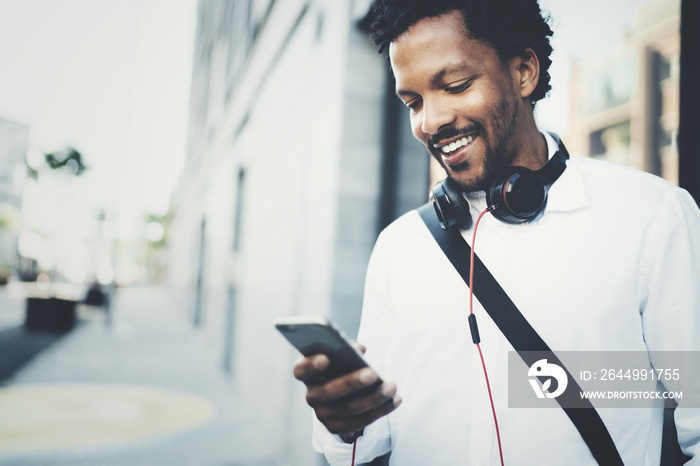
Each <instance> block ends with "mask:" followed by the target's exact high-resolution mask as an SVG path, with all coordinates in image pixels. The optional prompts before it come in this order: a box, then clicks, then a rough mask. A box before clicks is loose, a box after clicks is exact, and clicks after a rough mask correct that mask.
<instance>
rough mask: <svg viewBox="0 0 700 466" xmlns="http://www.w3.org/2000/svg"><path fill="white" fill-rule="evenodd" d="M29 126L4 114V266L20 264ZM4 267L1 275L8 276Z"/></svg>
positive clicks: (0, 128)
mask: <svg viewBox="0 0 700 466" xmlns="http://www.w3.org/2000/svg"><path fill="white" fill-rule="evenodd" d="M28 148H29V127H28V126H26V125H23V124H21V123H17V122H14V121H10V120H5V119H2V118H0V268H5V267H7V268H14V267H15V266H16V265H17V259H18V256H17V241H18V235H19V228H20V219H21V208H22V193H23V190H24V180H25V178H26V176H27V175H26V173H27V171H26V166H25V160H26V157H27V150H28ZM5 275H6V272H4V271H0V279H2V280H4V279H5V278H6V276H5Z"/></svg>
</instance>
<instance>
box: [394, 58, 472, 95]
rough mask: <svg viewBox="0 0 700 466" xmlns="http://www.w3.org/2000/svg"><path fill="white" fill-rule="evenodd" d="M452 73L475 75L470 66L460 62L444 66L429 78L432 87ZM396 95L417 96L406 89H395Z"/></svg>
mask: <svg viewBox="0 0 700 466" xmlns="http://www.w3.org/2000/svg"><path fill="white" fill-rule="evenodd" d="M453 73H476V72H475V71H474V67H473V66H471V65H470V64H469V63H467V62H460V63H457V64H455V65H450V66H446V67H444V68H443V69H441V70H440V71H438V72H437V73H435V74H434V75H433V76H432V77H431V78H430V83H431V84H432V85H433V86H437V85H438V84H440V83H441V82H442V81H443V79H445V76H447V75H450V74H453ZM396 95H397V96H399V97H415V96H417V95H418V93H417V92H413V91H410V90H407V89H397V90H396Z"/></svg>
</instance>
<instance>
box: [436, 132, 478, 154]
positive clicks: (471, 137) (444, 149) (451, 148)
mask: <svg viewBox="0 0 700 466" xmlns="http://www.w3.org/2000/svg"><path fill="white" fill-rule="evenodd" d="M473 140H474V135H473V134H470V135H469V136H465V137H463V138H462V139H458V140H456V141H454V142H451V143H449V144H446V145H444V146H442V152H443V153H445V154H449V153H450V152H454V151H455V150H457V149H459V148H460V147H462V146H466V145H467V144H469V143H470V142H472V141H473Z"/></svg>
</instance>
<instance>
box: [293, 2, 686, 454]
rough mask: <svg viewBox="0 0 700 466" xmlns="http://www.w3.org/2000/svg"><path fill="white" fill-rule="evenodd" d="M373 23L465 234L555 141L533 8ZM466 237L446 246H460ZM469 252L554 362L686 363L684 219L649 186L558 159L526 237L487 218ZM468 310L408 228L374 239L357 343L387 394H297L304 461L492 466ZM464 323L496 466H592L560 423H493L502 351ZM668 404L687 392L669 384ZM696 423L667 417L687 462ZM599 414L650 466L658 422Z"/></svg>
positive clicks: (398, 16)
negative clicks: (508, 174) (466, 218)
mask: <svg viewBox="0 0 700 466" xmlns="http://www.w3.org/2000/svg"><path fill="white" fill-rule="evenodd" d="M373 15H374V20H375V21H374V26H373V35H374V39H375V42H376V43H377V44H378V45H379V47H380V50H381V49H386V48H388V51H389V59H390V62H391V67H392V70H393V72H394V76H395V78H396V93H397V95H398V96H399V98H400V99H401V100H402V101H403V102H404V103H405V105H406V106H407V108H408V112H409V114H410V122H411V128H412V132H413V134H414V136H415V137H416V139H418V140H419V141H421V142H422V143H423V144H424V145H425V147H426V148H427V150H428V152H429V153H430V154H431V155H432V156H433V157H435V158H436V159H437V160H438V161H439V162H440V163H441V165H442V166H443V167H444V169H445V171H446V172H447V175H448V177H449V178H451V179H452V180H453V181H454V182H456V184H457V185H458V186H459V187H460V188H461V189H462V190H463V191H464V192H465V193H466V195H467V197H468V199H469V202H470V205H471V213H472V216H473V217H474V218H476V216H477V215H478V214H479V213H480V212H483V211H484V210H485V209H486V207H487V203H486V199H485V193H484V191H485V190H488V189H489V187H490V186H491V184H492V183H493V180H494V178H495V177H496V176H497V174H498V173H499V172H501V171H502V170H503V169H504V168H506V167H511V166H523V167H527V168H529V169H532V170H538V169H540V168H541V167H542V166H544V165H545V164H546V163H547V161H548V160H549V159H550V157H552V156H553V154H554V153H555V152H556V150H557V145H556V143H555V141H554V140H553V139H552V138H551V136H549V135H546V134H545V133H541V132H540V131H539V130H538V128H537V126H536V124H535V120H534V117H533V108H534V105H535V103H536V101H537V100H539V99H541V98H542V97H544V96H545V94H546V92H547V91H548V89H549V75H548V72H547V69H548V67H549V64H550V63H551V62H550V60H549V54H550V53H551V47H550V46H549V36H550V35H551V34H552V32H551V30H550V28H549V26H547V23H546V21H545V20H544V19H543V18H542V16H541V12H540V9H539V6H538V4H537V2H536V0H461V1H460V0H423V1H408V2H406V1H403V2H400V1H396V0H394V1H392V0H380V1H379V2H378V4H377V5H375V8H374V10H373ZM473 229H474V226H471V227H469V228H467V229H463V230H462V231H461V234H462V236H463V237H464V238H465V239H466V240H467V242H469V243H470V244H471V240H472V234H473ZM478 239H479V240H478V241H477V243H476V251H477V254H478V255H479V256H480V257H481V259H482V260H483V262H484V263H485V265H486V266H487V267H488V268H489V270H490V271H491V273H492V274H493V275H494V277H495V278H496V279H497V280H498V282H499V283H500V285H501V286H502V287H503V289H504V290H505V291H506V292H507V294H508V296H510V298H511V299H512V300H513V302H514V303H515V304H516V305H517V307H518V309H519V310H520V312H521V313H522V314H523V315H524V316H525V318H526V319H527V320H528V321H529V323H530V324H531V325H532V326H533V327H534V328H535V329H536V331H537V332H538V333H539V335H540V336H541V337H542V338H543V340H544V341H545V342H547V344H548V345H549V346H550V348H552V349H553V351H554V352H555V353H557V352H560V351H577V352H584V351H593V350H596V351H621V350H628V351H650V352H651V351H689V350H695V351H696V350H699V349H700V346H699V345H698V337H697V336H698V335H699V334H700V312H699V311H700V286H698V284H699V283H700V212H699V211H698V208H697V206H696V205H695V203H694V201H693V200H692V198H690V196H689V195H688V194H687V193H686V192H685V191H683V190H680V189H678V188H676V187H673V186H671V185H670V184H668V183H666V182H665V181H663V180H661V179H659V178H656V177H653V176H651V175H648V174H644V173H641V172H638V171H635V170H633V169H630V168H626V167H620V166H615V165H612V164H608V163H605V162H600V161H595V160H591V159H586V158H578V157H575V156H574V157H572V158H571V159H570V160H569V161H568V162H567V167H566V169H565V171H564V172H563V174H562V175H561V176H560V177H559V178H558V179H557V180H556V181H555V182H554V183H553V184H552V185H551V187H550V189H549V197H548V201H547V204H546V207H545V208H544V210H543V211H542V212H541V213H540V214H539V215H537V216H536V218H535V219H534V220H532V221H529V222H527V223H522V224H509V223H506V222H502V221H499V220H498V219H496V218H495V217H493V216H490V215H487V216H485V217H483V220H482V221H481V223H480V224H479V229H478ZM464 260H469V258H466V257H465V258H464ZM468 301H469V295H468V289H467V288H466V286H465V285H464V283H463V282H462V281H461V279H460V277H459V275H457V273H456V272H455V270H454V269H453V267H452V266H451V264H450V263H449V261H448V260H447V259H446V257H445V256H444V254H443V253H442V251H441V250H440V248H439V247H438V245H437V243H436V242H435V240H434V239H433V237H432V236H431V234H430V233H429V231H428V229H427V228H426V226H425V225H424V224H423V222H422V220H421V218H420V217H419V216H418V214H417V213H416V212H415V211H412V212H409V213H408V214H406V215H404V216H403V217H401V218H400V219H398V220H397V221H396V222H394V223H393V224H392V225H390V226H389V227H388V228H387V229H386V230H385V231H384V232H382V234H381V235H380V237H379V239H378V240H377V244H376V246H375V249H374V252H373V254H372V258H371V260H370V264H369V268H368V272H367V279H366V288H365V300H364V305H363V314H362V321H361V325H360V332H359V337H358V340H359V341H360V342H361V343H363V344H364V345H366V347H367V354H366V357H367V360H368V361H369V362H370V364H371V366H372V367H373V368H374V369H376V370H377V371H378V372H379V373H380V374H381V375H382V379H383V380H385V381H387V382H384V383H383V384H382V385H381V386H380V387H378V388H376V389H375V390H373V391H370V392H367V391H366V390H365V391H363V390H362V389H363V387H366V386H367V385H371V384H372V383H374V381H375V380H376V377H377V374H376V373H375V372H374V371H373V370H370V369H363V370H361V371H358V372H355V373H352V374H349V375H347V376H343V377H340V378H337V379H335V380H333V381H331V382H328V383H327V384H325V385H322V386H314V385H312V384H308V385H307V401H308V403H309V404H310V405H311V406H312V407H313V408H314V411H315V414H316V421H317V422H316V428H315V432H314V439H313V443H314V447H315V448H316V449H317V450H318V451H322V452H324V453H325V454H326V457H327V458H328V460H329V462H330V463H331V464H332V465H336V464H337V465H349V464H350V462H351V456H352V455H353V448H356V462H357V463H363V462H368V461H370V460H372V459H373V458H376V457H378V456H381V455H383V454H385V453H387V452H391V464H396V465H427V464H436V465H466V464H470V465H472V464H499V463H500V459H499V439H498V438H497V435H496V429H495V425H494V418H493V415H492V412H491V406H490V403H489V392H488V390H487V388H486V383H485V377H484V372H483V371H482V367H481V362H480V359H479V355H478V353H477V349H476V347H475V345H474V344H473V343H472V339H471V337H470V335H469V329H468V325H467V315H468V314H469V307H468ZM474 313H475V314H476V315H477V316H478V319H479V330H480V333H481V349H482V350H483V354H484V358H485V361H486V368H487V370H488V374H489V378H490V389H491V392H492V394H493V399H494V405H495V411H496V414H497V418H498V423H499V426H500V438H501V440H502V450H503V457H504V463H505V464H517V465H535V464H537V465H562V464H567V465H589V464H596V461H595V460H594V458H593V456H592V454H591V452H590V450H589V449H588V447H587V446H586V444H585V443H584V441H583V440H582V438H581V436H580V435H579V433H578V431H577V430H576V428H575V427H574V425H573V423H572V422H571V420H570V419H569V418H568V417H567V416H566V414H565V413H564V412H563V410H562V409H560V408H556V409H555V408H549V409H532V408H511V407H509V406H508V387H507V384H508V358H507V354H508V351H512V349H513V348H512V346H511V345H510V343H509V342H508V340H507V339H506V338H505V336H504V335H503V333H502V332H501V331H500V330H499V329H498V327H496V326H495V324H494V323H493V321H492V320H491V319H490V318H489V315H488V314H487V313H486V311H485V310H484V308H483V307H481V304H480V303H478V302H475V303H474ZM649 354H652V353H649ZM651 358H652V364H653V363H655V362H656V361H654V357H653V356H652V357H651ZM328 364H329V363H328V358H327V357H325V356H323V355H317V356H312V357H308V358H305V359H303V360H301V361H300V362H298V363H297V364H296V365H295V367H294V374H295V376H296V377H297V378H298V379H299V380H302V381H308V380H309V379H310V377H312V376H313V375H314V374H316V373H318V372H321V371H323V370H324V369H325V368H326V367H327V366H328ZM674 388H677V389H683V390H684V391H685V392H686V394H689V393H690V392H691V391H692V394H697V389H698V387H695V386H690V385H689V382H686V381H685V379H684V380H681V381H680V382H679V383H678V384H676V385H674ZM399 394H400V395H399ZM399 405H400V407H399ZM696 411H698V410H692V409H687V408H684V406H683V401H682V402H681V404H680V405H679V409H677V410H676V425H677V428H678V432H679V442H680V443H681V446H682V447H683V449H684V452H685V453H686V454H688V455H690V456H693V460H692V461H699V460H697V459H696V457H698V456H700V454H699V452H698V445H697V443H698V438H699V437H700V415H698V414H697V413H696ZM599 412H600V413H599V414H600V417H601V418H602V421H603V422H604V424H605V426H606V428H607V430H608V431H609V432H610V436H611V437H612V439H613V441H614V443H615V446H616V448H617V450H618V452H619V455H620V457H621V458H622V460H623V461H624V464H630V465H658V464H659V460H660V452H661V429H662V409H661V406H659V405H658V404H657V405H656V408H655V409H619V408H611V409H603V410H599ZM353 443H356V444H355V445H353Z"/></svg>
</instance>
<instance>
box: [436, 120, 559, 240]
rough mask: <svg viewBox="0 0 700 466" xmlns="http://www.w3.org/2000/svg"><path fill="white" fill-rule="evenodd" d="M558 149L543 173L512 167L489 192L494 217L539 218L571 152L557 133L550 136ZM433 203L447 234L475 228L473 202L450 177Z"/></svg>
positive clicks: (514, 220) (439, 186)
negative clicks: (471, 207) (449, 231)
mask: <svg viewBox="0 0 700 466" xmlns="http://www.w3.org/2000/svg"><path fill="white" fill-rule="evenodd" d="M549 134H550V135H551V136H552V138H554V140H555V142H556V143H557V145H558V150H557V152H556V153H555V154H554V155H553V156H552V158H551V159H550V160H549V161H548V162H547V163H546V164H545V165H544V166H543V167H542V168H540V169H539V170H537V171H532V170H530V169H528V168H525V167H508V168H506V169H505V170H504V171H503V172H502V173H500V174H499V175H498V176H497V177H496V179H495V180H494V182H493V184H492V186H491V188H490V189H489V190H488V191H486V202H487V203H488V205H489V206H493V207H494V210H492V211H491V213H492V214H493V215H494V217H496V218H497V219H499V220H501V221H503V222H506V223H524V222H529V221H530V220H532V219H534V218H535V217H537V215H538V214H539V213H540V212H541V211H542V209H544V206H545V204H546V202H547V191H548V189H549V186H550V185H551V184H552V183H554V182H555V181H556V180H557V179H558V178H559V177H560V176H561V174H562V173H563V172H564V170H565V169H566V161H567V160H568V158H569V152H568V151H567V150H566V147H564V144H563V143H562V142H561V139H559V136H557V135H556V134H554V133H549ZM430 201H431V202H432V204H433V207H435V213H436V214H437V216H438V219H439V220H440V226H442V229H443V230H450V229H452V228H457V227H458V228H459V229H463V230H466V229H468V228H470V227H471V226H472V217H471V214H470V212H469V201H467V197H466V194H465V193H464V192H463V191H462V189H461V188H460V187H459V185H458V184H457V183H456V182H455V181H454V180H453V179H452V178H450V177H447V178H446V179H444V180H442V181H439V182H438V183H437V184H436V185H435V187H434V188H433V189H432V190H431V191H430Z"/></svg>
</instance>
